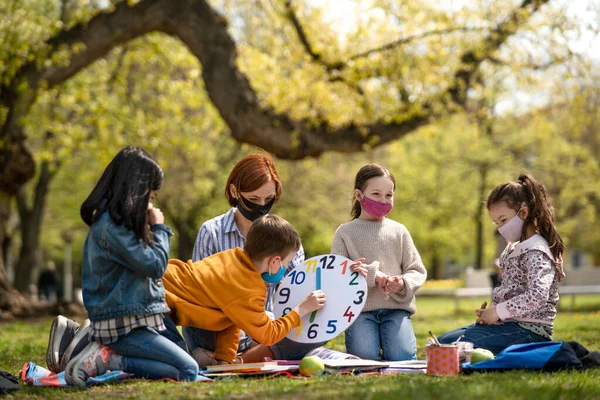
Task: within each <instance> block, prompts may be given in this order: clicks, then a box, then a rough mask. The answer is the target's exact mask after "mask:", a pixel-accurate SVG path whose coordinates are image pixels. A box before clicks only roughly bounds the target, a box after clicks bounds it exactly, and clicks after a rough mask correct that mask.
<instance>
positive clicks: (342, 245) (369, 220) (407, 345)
mask: <svg viewBox="0 0 600 400" xmlns="http://www.w3.org/2000/svg"><path fill="white" fill-rule="evenodd" d="M395 189H396V181H395V179H394V176H393V175H392V174H391V173H390V171H389V170H388V169H387V168H385V167H383V166H381V165H378V164H369V165H365V166H364V167H362V168H361V169H360V170H359V171H358V173H357V174H356V179H355V183H354V201H353V205H352V211H351V215H352V218H353V219H352V221H350V222H347V223H345V224H343V225H341V226H340V227H339V228H338V229H337V231H336V232H335V236H334V238H333V246H332V249H331V252H332V253H333V254H339V255H342V256H344V257H347V258H350V259H352V260H356V261H355V263H354V264H353V267H352V269H353V270H354V271H359V272H360V273H362V274H363V275H364V276H365V277H366V279H367V285H368V288H369V293H368V297H367V301H366V303H365V307H364V309H363V312H362V313H361V314H360V316H359V317H358V318H357V319H356V321H355V322H354V324H352V326H350V328H348V330H347V331H346V351H347V352H348V353H350V354H353V355H356V356H358V357H360V358H364V359H371V360H380V359H383V360H387V361H401V360H410V359H414V358H415V356H416V351H417V346H416V339H415V333H414V331H413V328H412V322H411V319H410V316H411V315H412V314H414V313H415V311H416V304H415V292H416V291H417V289H418V288H419V287H421V285H422V284H423V282H425V278H426V277H427V271H426V270H425V267H424V266H423V262H422V261H421V257H420V256H419V252H418V251H417V249H416V248H415V245H414V243H413V241H412V238H411V236H410V234H409V233H408V230H407V229H406V227H405V226H404V225H402V224H400V223H398V222H396V221H393V220H391V219H388V218H385V216H386V215H387V214H388V213H389V212H390V211H391V210H392V207H393V205H394V190H395Z"/></svg>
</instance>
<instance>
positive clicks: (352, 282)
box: [350, 272, 358, 286]
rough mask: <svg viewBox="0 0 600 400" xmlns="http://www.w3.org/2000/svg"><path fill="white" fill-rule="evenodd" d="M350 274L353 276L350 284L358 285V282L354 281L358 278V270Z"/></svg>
mask: <svg viewBox="0 0 600 400" xmlns="http://www.w3.org/2000/svg"><path fill="white" fill-rule="evenodd" d="M352 276H353V278H352V280H351V281H350V286H355V285H358V282H356V280H357V279H358V272H353V273H352Z"/></svg>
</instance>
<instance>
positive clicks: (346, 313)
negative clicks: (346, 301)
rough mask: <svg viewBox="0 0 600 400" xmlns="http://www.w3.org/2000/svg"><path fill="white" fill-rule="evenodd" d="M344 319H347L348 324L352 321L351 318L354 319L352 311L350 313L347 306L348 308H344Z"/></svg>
mask: <svg viewBox="0 0 600 400" xmlns="http://www.w3.org/2000/svg"><path fill="white" fill-rule="evenodd" d="M344 317H348V322H350V321H352V318H354V313H353V312H352V311H350V306H348V308H346V312H345V313H344Z"/></svg>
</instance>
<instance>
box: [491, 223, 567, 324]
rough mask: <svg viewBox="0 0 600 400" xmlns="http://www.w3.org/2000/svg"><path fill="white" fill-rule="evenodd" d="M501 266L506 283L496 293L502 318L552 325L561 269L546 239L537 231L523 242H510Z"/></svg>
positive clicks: (498, 309) (504, 252)
mask: <svg viewBox="0 0 600 400" xmlns="http://www.w3.org/2000/svg"><path fill="white" fill-rule="evenodd" d="M500 268H502V285H501V286H500V287H498V288H496V289H494V294H493V304H494V305H496V312H497V313H498V316H499V317H500V319H501V320H502V321H505V322H533V323H542V324H545V325H550V326H552V325H553V324H554V317H556V305H557V304H558V281H559V274H558V271H559V270H560V265H558V269H557V264H556V263H555V261H554V256H553V255H552V252H551V251H550V247H549V245H548V242H547V241H546V239H544V238H543V237H542V236H541V235H539V234H535V235H533V236H532V237H530V238H529V239H527V240H525V241H523V242H517V243H509V244H508V246H506V248H505V249H504V251H503V252H502V255H501V256H500ZM560 273H561V274H562V270H560Z"/></svg>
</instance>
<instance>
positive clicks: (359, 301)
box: [353, 290, 365, 304]
mask: <svg viewBox="0 0 600 400" xmlns="http://www.w3.org/2000/svg"><path fill="white" fill-rule="evenodd" d="M356 294H357V295H358V299H356V300H354V301H353V303H354V304H360V303H362V302H363V297H365V291H364V290H359V291H358V292H356Z"/></svg>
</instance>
